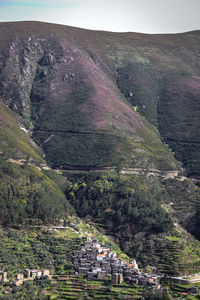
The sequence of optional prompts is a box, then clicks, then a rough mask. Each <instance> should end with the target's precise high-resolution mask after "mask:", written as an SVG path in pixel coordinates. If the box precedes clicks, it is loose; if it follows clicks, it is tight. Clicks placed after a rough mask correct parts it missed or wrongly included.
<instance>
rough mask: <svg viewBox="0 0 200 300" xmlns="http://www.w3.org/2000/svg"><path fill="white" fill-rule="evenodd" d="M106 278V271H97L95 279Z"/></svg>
mask: <svg viewBox="0 0 200 300" xmlns="http://www.w3.org/2000/svg"><path fill="white" fill-rule="evenodd" d="M105 278H106V271H100V272H97V279H100V280H103V279H105Z"/></svg>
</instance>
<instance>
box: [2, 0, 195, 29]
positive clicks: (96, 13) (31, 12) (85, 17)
mask: <svg viewBox="0 0 200 300" xmlns="http://www.w3.org/2000/svg"><path fill="white" fill-rule="evenodd" d="M22 20H38V21H45V22H51V23H58V24H65V25H71V26H76V27H82V28H88V29H95V30H96V29H97V30H109V31H120V32H124V31H125V32H126V31H134V32H146V33H168V32H169V33H170V32H183V31H189V30H196V29H200V0H40V1H39V0H0V21H22Z"/></svg>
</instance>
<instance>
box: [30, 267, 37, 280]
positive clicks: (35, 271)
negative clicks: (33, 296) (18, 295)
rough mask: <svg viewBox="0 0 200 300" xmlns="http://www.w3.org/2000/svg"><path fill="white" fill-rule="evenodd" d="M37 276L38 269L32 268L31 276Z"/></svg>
mask: <svg viewBox="0 0 200 300" xmlns="http://www.w3.org/2000/svg"><path fill="white" fill-rule="evenodd" d="M36 276H37V270H35V269H31V270H30V277H31V278H35V277H36Z"/></svg>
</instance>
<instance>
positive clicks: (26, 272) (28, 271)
mask: <svg viewBox="0 0 200 300" xmlns="http://www.w3.org/2000/svg"><path fill="white" fill-rule="evenodd" d="M24 276H25V277H27V278H30V277H31V270H30V269H28V268H27V269H25V270H24Z"/></svg>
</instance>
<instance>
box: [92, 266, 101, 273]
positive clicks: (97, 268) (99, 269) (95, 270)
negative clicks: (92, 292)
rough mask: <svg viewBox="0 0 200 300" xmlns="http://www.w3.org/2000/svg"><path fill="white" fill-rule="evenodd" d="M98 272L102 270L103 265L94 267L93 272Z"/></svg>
mask: <svg viewBox="0 0 200 300" xmlns="http://www.w3.org/2000/svg"><path fill="white" fill-rule="evenodd" d="M98 272H101V267H92V273H93V274H97V273H98Z"/></svg>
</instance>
